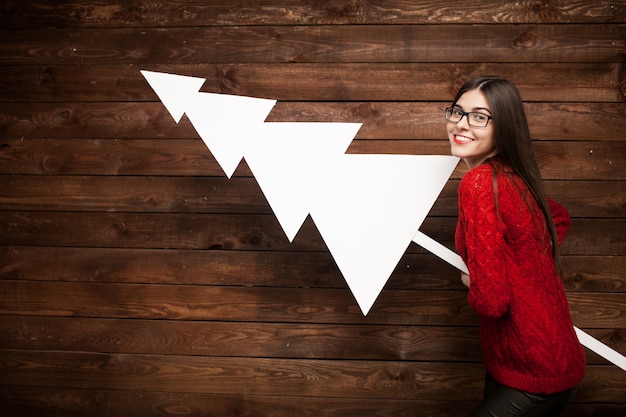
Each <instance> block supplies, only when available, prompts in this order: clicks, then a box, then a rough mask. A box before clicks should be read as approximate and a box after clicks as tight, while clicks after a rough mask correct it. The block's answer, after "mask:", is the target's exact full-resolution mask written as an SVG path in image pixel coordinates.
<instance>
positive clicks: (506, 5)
mask: <svg viewBox="0 0 626 417" xmlns="http://www.w3.org/2000/svg"><path fill="white" fill-rule="evenodd" d="M625 15H626V4H624V2H623V1H622V0H617V1H612V2H610V3H603V2H589V1H584V0H569V1H567V2H541V3H532V2H528V3H525V2H521V3H520V2H492V1H479V2H473V3H472V4H468V3H467V2H466V1H463V0H449V1H447V2H445V3H444V4H442V3H441V2H439V1H434V0H427V1H419V2H415V1H407V0H369V1H367V2H364V1H358V2H357V1H350V0H344V1H316V2H304V1H301V0H280V1H276V0H255V1H250V2H242V1H220V2H207V1H203V0H185V1H181V0H168V1H159V2H154V3H151V4H150V6H147V5H141V4H137V3H136V2H130V1H129V2H120V3H116V4H99V3H93V2H92V1H88V0H80V1H71V2H67V1H55V0H38V1H24V0H12V1H5V2H3V5H2V7H0V21H1V22H2V26H3V27H5V28H12V29H20V28H24V27H35V28H36V27H49V28H67V27H81V28H95V27H99V28H108V27H153V26H159V27H175V26H199V25H202V26H223V25H229V26H230V25H277V24H280V25H284V24H289V25H299V24H307V25H316V24H317V25H320V24H321V25H329V24H357V23H358V24H404V23H409V24H415V23H418V24H442V23H458V22H463V23H474V24H476V23H607V22H614V23H619V22H621V23H624V22H625V20H626V19H625V18H624V16H625Z"/></svg>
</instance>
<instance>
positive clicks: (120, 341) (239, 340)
mask: <svg viewBox="0 0 626 417" xmlns="http://www.w3.org/2000/svg"><path fill="white" fill-rule="evenodd" d="M586 331H587V332H588V333H589V334H591V335H592V336H594V337H595V338H597V339H598V340H600V341H602V342H603V343H605V344H606V345H608V346H609V347H611V348H613V349H620V348H621V347H623V346H624V344H623V342H621V340H623V339H624V336H625V335H626V330H606V329H586ZM355 340H359V343H354V341H355ZM0 341H1V342H2V346H4V347H5V348H7V349H14V350H42V351H46V350H50V351H73V350H74V349H76V346H80V347H81V350H82V351H84V352H103V353H104V352H106V353H118V354H119V353H135V354H150V355H169V354H175V355H202V356H217V357H220V356H235V357H273V358H308V359H354V360H357V359H360V360H410V361H425V360H426V361H427V360H432V361H437V362H439V361H449V362H481V361H482V353H481V351H480V347H479V340H478V331H477V329H476V327H475V326H466V327H459V326H445V327H440V326H428V327H423V326H392V325H377V324H366V325H355V324H350V325H342V324H330V325H329V324H300V323H242V322H236V323H233V322H206V321H172V320H169V321H168V320H137V319H134V320H127V319H102V318H95V319H92V318H81V317H50V316H48V317H39V316H18V317H15V316H2V317H0ZM587 363H588V364H590V365H591V364H596V365H597V364H607V361H606V360H605V359H603V358H600V357H599V356H598V355H596V354H594V353H592V352H591V351H587Z"/></svg>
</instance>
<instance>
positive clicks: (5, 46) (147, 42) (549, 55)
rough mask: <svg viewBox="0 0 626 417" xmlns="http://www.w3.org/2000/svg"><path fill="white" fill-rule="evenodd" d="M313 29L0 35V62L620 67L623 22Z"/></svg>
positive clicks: (227, 28) (623, 46)
mask: <svg viewBox="0 0 626 417" xmlns="http://www.w3.org/2000/svg"><path fill="white" fill-rule="evenodd" d="M587 29H588V26H586V25H579V24H571V25H559V24H539V25H538V24H522V25H506V24H501V25H465V24H452V25H344V26H336V25H322V26H303V25H299V26H221V27H194V28H183V27H171V28H167V29H164V28H131V29H92V30H77V29H69V30H68V29H59V30H53V31H50V30H20V31H14V30H6V29H3V30H0V38H1V39H3V40H4V42H3V43H1V44H0V65H42V64H43V65H77V64H84V65H101V64H121V63H124V64H133V65H152V64H162V63H168V62H172V61H174V62H176V63H180V64H200V63H244V62H247V63H268V62H270V63H271V62H273V63H285V64H288V63H314V62H318V63H321V62H323V63H345V62H353V63H376V62H485V61H489V62H527V63H534V62H553V63H556V62H561V63H564V62H622V60H623V54H624V51H625V50H626V44H625V43H624V39H626V25H618V24H615V25H596V26H594V29H593V30H587Z"/></svg>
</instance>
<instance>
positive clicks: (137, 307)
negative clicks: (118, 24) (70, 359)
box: [0, 281, 626, 344]
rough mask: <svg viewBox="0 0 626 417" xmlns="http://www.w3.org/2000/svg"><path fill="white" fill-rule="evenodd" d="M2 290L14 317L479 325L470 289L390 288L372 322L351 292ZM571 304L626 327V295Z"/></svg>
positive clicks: (583, 321) (580, 318)
mask: <svg viewBox="0 0 626 417" xmlns="http://www.w3.org/2000/svg"><path fill="white" fill-rule="evenodd" d="M0 289H2V293H1V294H2V295H1V296H0V297H1V298H0V299H1V300H2V303H1V304H0V312H1V313H2V314H14V315H51V316H66V317H68V316H77V317H106V318H136V319H168V320H216V321H249V322H264V321H268V322H290V323H346V324H348V323H361V324H363V323H368V324H397V325H425V326H429V325H434V326H472V325H476V324H477V317H476V315H475V314H474V313H473V312H472V311H471V309H470V308H469V307H468V305H467V300H466V298H467V294H466V292H465V291H464V290H463V289H459V290H458V291H446V292H441V291H432V290H420V291H398V290H383V291H382V292H381V294H380V296H379V298H378V300H377V301H376V303H375V304H374V306H373V307H372V309H371V310H370V312H369V313H368V315H367V316H366V317H364V316H363V315H362V313H361V311H360V310H359V308H358V306H357V304H356V303H355V302H354V300H353V298H352V295H351V293H350V292H349V290H348V289H347V288H345V289H313V288H304V289H302V288H269V287H257V288H252V287H217V286H211V287H204V286H167V285H165V286H164V285H142V284H101V283H80V282H79V283H77V282H46V281H39V282H22V281H0ZM23 294H28V296H27V297H25V296H23ZM568 299H569V302H570V308H571V310H572V317H573V319H574V324H575V325H577V326H579V327H581V328H606V329H626V314H624V313H623V305H624V302H625V300H626V294H624V293H614V294H607V293H570V294H568ZM622 343H623V342H622ZM622 343H620V344H622Z"/></svg>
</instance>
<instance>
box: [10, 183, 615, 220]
mask: <svg viewBox="0 0 626 417" xmlns="http://www.w3.org/2000/svg"><path fill="white" fill-rule="evenodd" d="M458 184H459V180H455V179H453V180H450V181H449V182H448V184H447V185H446V186H445V187H444V188H443V190H442V192H441V194H440V196H439V197H438V199H437V201H436V202H435V204H434V205H433V207H432V209H431V211H430V215H431V216H456V214H457V211H458V205H457V190H458ZM546 191H547V193H548V194H549V195H550V196H551V197H552V198H554V199H556V200H557V201H559V202H560V203H561V204H563V205H565V207H568V209H569V210H570V214H571V215H572V216H573V217H607V218H611V217H623V216H624V208H625V207H626V181H607V182H603V183H602V184H598V182H597V181H546ZM8 209H12V210H24V211H38V210H49V211H107V212H139V213H231V214H237V213H240V214H244V213H248V214H271V213H272V209H271V207H270V205H269V204H268V202H267V200H266V199H265V196H264V194H263V192H262V191H261V189H260V187H259V186H258V183H257V181H256V180H255V179H254V178H249V177H246V178H244V177H235V178H231V179H228V178H227V177H225V176H224V177H221V178H220V177H153V176H52V175H44V176H25V175H15V176H13V175H4V176H0V210H8Z"/></svg>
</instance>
